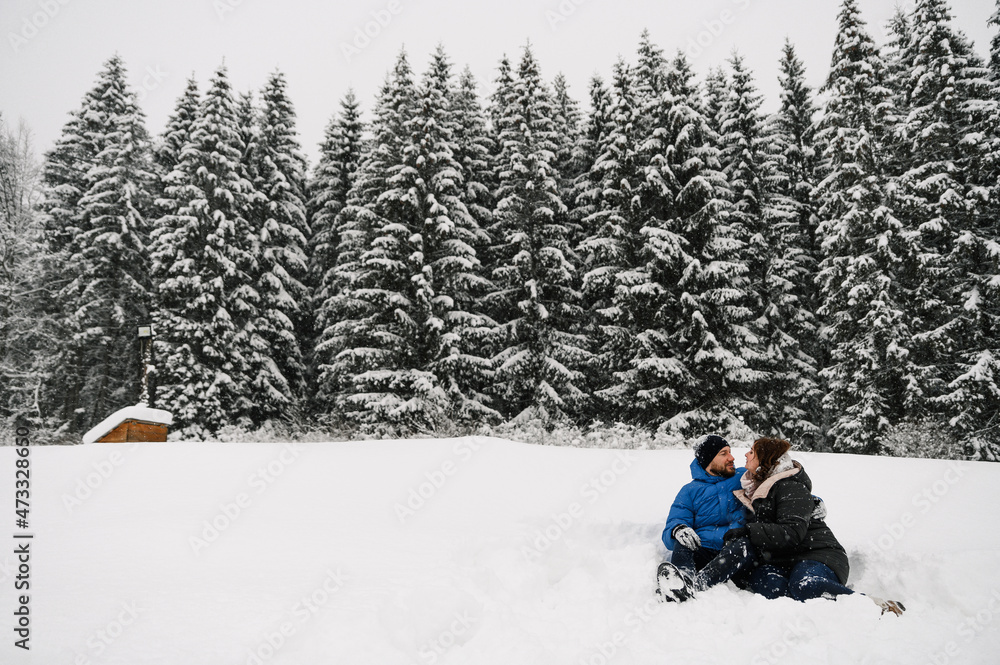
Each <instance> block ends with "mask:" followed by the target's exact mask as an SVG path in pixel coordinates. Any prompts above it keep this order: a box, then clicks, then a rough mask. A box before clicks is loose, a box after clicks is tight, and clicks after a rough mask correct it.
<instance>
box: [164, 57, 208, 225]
mask: <svg viewBox="0 0 1000 665" xmlns="http://www.w3.org/2000/svg"><path fill="white" fill-rule="evenodd" d="M200 104H201V94H200V93H199V92H198V81H196V80H195V78H194V77H193V76H192V77H191V78H189V79H188V80H187V84H186V85H185V86H184V92H182V93H181V96H180V97H179V98H178V99H177V103H176V104H175V106H174V112H173V113H172V114H171V115H170V117H169V118H167V127H166V129H165V130H164V132H163V134H162V135H161V137H160V140H159V141H158V142H157V143H156V145H155V146H153V165H154V167H155V169H156V175H157V182H156V187H155V196H156V197H157V198H159V197H162V196H163V191H164V179H165V177H166V175H167V174H168V173H171V172H172V171H173V170H174V169H175V168H177V165H178V164H179V163H180V161H181V151H182V150H183V149H184V146H185V145H186V144H187V142H188V140H189V139H190V138H191V125H193V124H194V120H195V118H196V117H197V115H198V106H199V105H200ZM168 200H169V199H168ZM160 212H165V211H160Z"/></svg>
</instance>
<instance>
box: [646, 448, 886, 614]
mask: <svg viewBox="0 0 1000 665" xmlns="http://www.w3.org/2000/svg"><path fill="white" fill-rule="evenodd" d="M790 448H791V444H789V443H788V442H787V441H784V440H782V439H773V438H762V439H757V440H756V441H754V443H753V447H752V448H751V449H750V452H748V453H747V454H746V468H741V469H737V468H736V466H735V463H734V458H733V456H732V454H731V451H730V449H729V443H728V442H727V441H726V440H725V439H724V438H722V437H721V436H717V435H714V434H710V435H708V436H705V437H702V438H701V439H700V440H699V441H698V442H697V444H695V449H694V450H695V459H694V461H693V462H691V476H692V478H693V480H692V481H691V482H690V483H688V484H687V485H685V486H684V487H682V488H681V491H680V492H679V493H678V494H677V498H676V499H675V500H674V503H673V505H672V506H671V507H670V515H669V516H668V518H667V526H666V528H665V529H664V530H663V544H664V545H666V546H667V548H668V549H669V550H671V556H670V561H669V562H665V563H662V564H660V567H659V569H658V571H657V582H658V584H659V586H658V588H657V590H656V592H657V594H659V596H660V598H661V599H662V600H664V601H674V602H682V601H685V600H688V599H690V598H692V597H693V596H694V595H695V594H696V593H697V592H698V591H703V590H705V589H707V588H709V587H711V586H714V585H716V584H721V583H723V582H725V581H726V580H732V581H733V583H735V584H736V585H737V586H738V587H740V588H742V589H747V590H750V591H753V592H755V593H759V594H761V595H763V596H765V597H767V598H778V597H781V596H789V597H791V598H794V599H795V600H808V599H810V598H819V597H827V598H833V597H835V596H838V595H842V594H850V593H854V591H853V590H851V589H849V588H848V587H847V586H845V584H846V583H847V575H848V573H849V571H850V565H849V564H848V561H847V553H846V552H845V551H844V548H843V546H842V545H841V544H840V543H839V542H838V541H837V538H836V537H835V536H834V535H833V531H831V530H830V527H828V526H827V525H826V522H824V521H823V519H824V518H825V517H826V509H825V507H824V506H823V503H822V501H821V500H819V499H818V498H816V497H814V496H813V495H812V482H811V481H810V480H809V476H808V475H806V472H805V469H803V468H802V465H801V464H799V463H798V462H796V461H794V460H792V458H791V457H790V456H789V454H788V451H789V449H790ZM872 600H874V601H875V602H876V603H877V604H878V605H880V606H881V607H882V612H883V614H884V613H885V612H887V611H888V612H893V613H894V614H897V615H898V614H901V613H902V611H903V610H904V609H905V608H904V607H903V605H902V603H897V602H895V601H883V600H880V599H876V598H872Z"/></svg>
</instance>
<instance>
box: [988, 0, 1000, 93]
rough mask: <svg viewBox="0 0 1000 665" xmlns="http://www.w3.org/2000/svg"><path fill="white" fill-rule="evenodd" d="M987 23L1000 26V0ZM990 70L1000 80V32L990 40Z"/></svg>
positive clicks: (995, 27) (994, 77) (995, 78)
mask: <svg viewBox="0 0 1000 665" xmlns="http://www.w3.org/2000/svg"><path fill="white" fill-rule="evenodd" d="M987 24H988V25H990V26H992V27H993V28H994V29H997V28H1000V0H997V2H996V11H994V12H993V13H992V14H991V15H990V18H989V20H988V21H987ZM990 71H991V72H992V74H993V80H994V81H998V80H1000V32H997V33H996V34H995V35H993V39H991V40H990Z"/></svg>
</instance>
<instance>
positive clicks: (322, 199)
mask: <svg viewBox="0 0 1000 665" xmlns="http://www.w3.org/2000/svg"><path fill="white" fill-rule="evenodd" d="M364 130H365V125H364V123H363V122H362V120H361V109H360V103H359V102H358V99H357V97H355V95H354V91H353V90H348V91H347V94H346V95H345V96H344V98H343V99H342V100H341V101H340V111H339V112H338V113H336V114H335V115H334V116H333V117H332V118H331V119H330V122H329V123H328V124H327V126H326V132H325V133H324V136H323V142H322V143H321V144H320V154H319V162H318V163H317V164H316V169H315V171H314V173H313V177H312V180H311V181H310V182H309V185H308V189H309V201H308V203H307V206H306V209H307V211H308V214H309V229H310V231H311V237H310V239H309V284H310V286H311V287H312V295H311V298H310V302H311V303H313V309H314V311H315V312H316V314H317V318H316V320H315V321H314V324H313V325H314V336H315V337H317V338H318V337H319V334H320V333H321V332H322V331H323V330H325V329H326V328H327V327H328V326H329V325H331V324H332V323H333V322H332V321H329V320H327V319H325V318H322V315H323V314H324V312H325V310H324V309H323V308H322V304H323V303H325V302H327V301H328V300H329V299H330V298H331V297H332V296H333V295H334V291H333V290H334V288H335V285H336V275H335V272H334V268H335V266H336V260H337V247H338V245H339V243H340V236H339V233H338V218H339V216H340V213H341V212H342V211H343V210H344V208H345V207H346V206H347V197H348V193H349V192H350V190H351V187H352V186H353V184H354V180H355V177H356V173H357V171H358V168H359V167H360V166H361V159H362V157H363V153H364V150H365V140H364Z"/></svg>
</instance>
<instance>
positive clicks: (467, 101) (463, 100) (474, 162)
mask: <svg viewBox="0 0 1000 665" xmlns="http://www.w3.org/2000/svg"><path fill="white" fill-rule="evenodd" d="M476 88H477V84H476V78H475V76H474V75H473V74H472V70H471V69H469V68H468V67H466V68H465V69H464V70H463V71H462V74H461V75H460V76H459V79H458V85H457V87H456V88H455V90H454V92H453V94H452V103H451V107H452V116H453V119H454V122H455V127H454V132H453V134H454V140H455V154H454V158H455V161H456V162H457V163H458V165H459V166H461V167H462V184H463V191H462V202H463V203H464V204H465V207H466V208H467V209H468V211H469V214H470V215H472V218H473V219H474V220H475V221H476V225H477V226H478V227H479V235H478V239H477V242H476V244H475V245H474V247H475V249H476V252H477V255H479V256H480V257H481V256H482V254H483V253H484V252H485V251H486V249H487V247H488V246H489V244H490V239H489V236H488V234H487V233H486V229H487V228H489V227H490V226H491V225H492V223H493V207H494V202H493V192H492V188H491V185H492V182H493V167H492V165H491V155H492V154H493V151H494V146H493V142H492V140H491V139H490V137H489V133H488V132H489V130H488V128H487V123H486V115H485V113H484V112H483V108H482V105H481V104H480V102H479V95H478V93H477V91H476Z"/></svg>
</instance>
